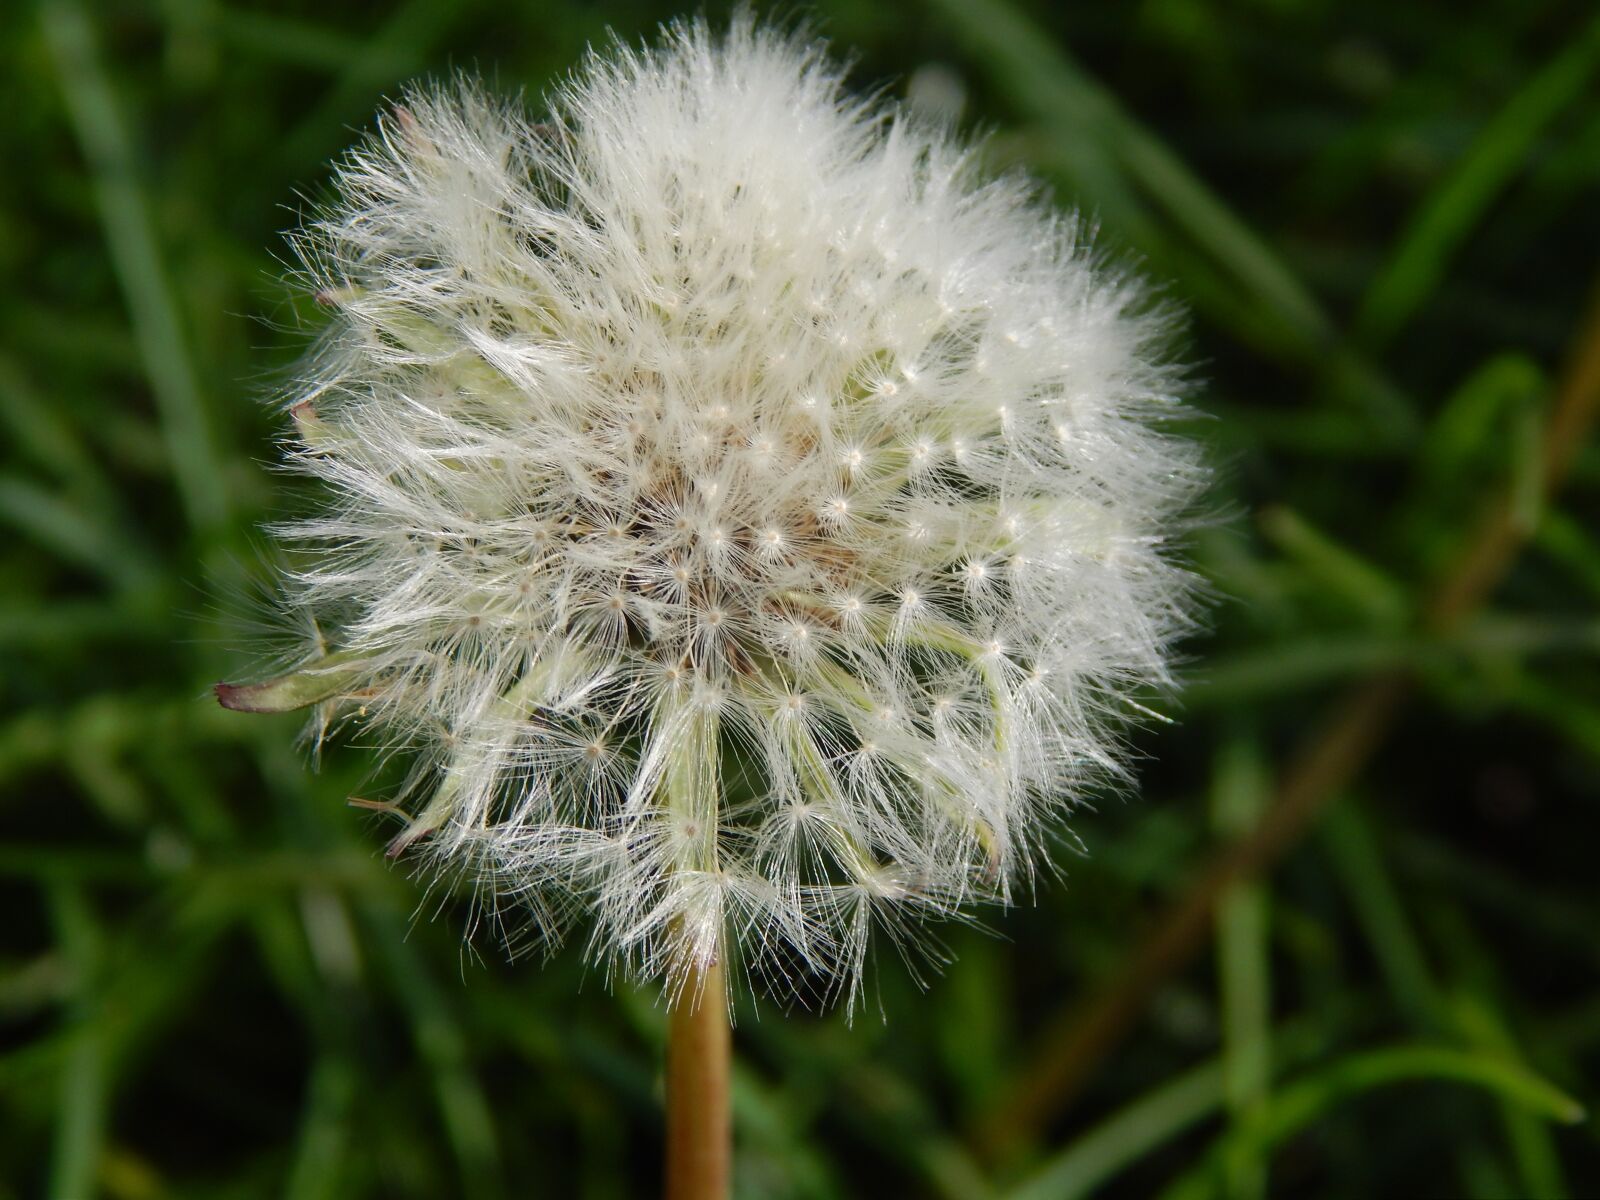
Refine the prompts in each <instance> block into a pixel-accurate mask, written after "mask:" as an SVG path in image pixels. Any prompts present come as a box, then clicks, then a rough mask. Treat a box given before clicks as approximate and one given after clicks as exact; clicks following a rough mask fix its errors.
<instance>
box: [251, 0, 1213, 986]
mask: <svg viewBox="0 0 1600 1200" xmlns="http://www.w3.org/2000/svg"><path fill="white" fill-rule="evenodd" d="M548 107H549V112H548V113H547V114H546V115H544V116H542V117H541V118H539V119H537V120H535V119H534V118H533V117H532V116H530V115H529V113H528V112H527V111H526V110H525V108H524V106H523V104H522V103H521V102H520V101H502V100H498V99H494V98H491V97H490V96H489V95H488V94H487V93H485V92H484V91H483V90H482V89H481V88H480V87H479V86H478V85H477V84H475V83H473V82H471V81H467V80H458V81H456V82H453V83H450V84H446V85H441V86H420V87H417V88H414V89H412V90H411V91H410V92H408V93H407V95H406V96H405V98H404V101H403V105H402V107H400V108H397V109H396V110H395V112H394V113H393V114H391V115H389V116H385V117H382V118H380V120H379V123H378V127H377V130H376V132H375V133H374V134H373V135H372V136H370V137H369V138H368V139H367V140H366V141H364V142H363V143H362V144H361V145H360V146H359V147H358V148H357V149H355V150H354V151H352V152H351V154H350V155H349V157H348V158H347V159H346V160H345V161H344V163H343V165H342V167H341V168H340V170H339V172H338V176H337V180H336V191H337V199H336V200H335V201H334V202H333V203H332V204H331V206H330V207H328V208H327V209H326V210H325V211H323V212H322V213H321V214H320V215H319V216H318V217H317V219H315V220H314V221H313V222H311V223H310V224H309V225H308V226H307V227H306V228H305V229H304V230H303V232H302V233H301V234H300V236H299V242H298V246H299V250H300V253H301V256H302V258H303V261H304V264H305V275H306V277H307V281H308V284H309V287H310V290H311V291H313V292H314V293H315V294H316V295H317V296H318V297H319V298H325V299H324V300H323V302H324V303H325V304H326V305H327V306H328V310H329V318H328V319H329V326H328V328H327V331H326V333H325V334H324V336H323V337H322V339H321V341H320V343H319V345H318V348H317V350H316V352H315V353H314V354H313V355H312V357H311V358H310V359H309V361H308V362H307V363H306V365H305V367H304V369H303V371H302V373H301V374H300V376H299V379H298V382H297V384H296V385H295V387H294V388H293V391H292V395H291V396H290V397H288V399H289V402H290V405H291V411H292V412H293V413H294V414H295V432H294V434H293V435H292V436H293V440H292V441H291V442H290V448H289V455H290V458H291V461H292V463H293V465H294V466H295V467H296V468H298V469H299V470H300V471H302V472H304V473H305V474H307V475H310V476H313V477H315V478H316V479H317V480H319V481H321V483H322V485H323V493H322V494H323V496H324V501H323V504H322V507H321V509H320V511H318V512H317V513H315V514H314V515H313V516H311V517H309V518H307V519H305V520H302V521H300V522H298V523H297V524H295V525H293V526H290V527H288V528H287V529H286V530H285V533H284V537H285V538H286V539H287V540H288V541H289V542H290V543H292V544H293V545H294V546H295V547H296V549H297V551H298V552H299V553H298V555H297V560H296V561H297V568H296V570H295V571H294V573H293V574H292V575H291V576H290V577H289V579H288V581H287V587H286V595H285V604H286V605H288V606H289V607H290V608H291V609H292V610H293V612H294V613H295V614H297V615H298V616H300V617H303V618H304V619H305V621H306V624H307V627H310V628H316V629H318V630H320V631H322V632H323V634H324V636H325V637H326V639H327V642H328V645H329V646H331V647H332V648H333V651H334V653H333V654H332V655H331V656H329V657H328V658H327V659H325V660H322V661H321V662H320V664H319V663H313V664H310V665H308V666H307V667H306V668H305V669H304V670H303V671H302V672H301V673H300V674H299V675H298V676H296V678H297V679H298V680H300V681H301V682H300V683H297V684H295V685H294V686H295V687H297V688H299V689H300V690H298V691H294V695H295V696H296V697H299V696H301V695H311V694H313V693H315V698H316V701H317V702H318V703H319V704H332V705H338V704H341V703H350V704H351V705H352V707H353V705H354V703H355V702H356V701H359V703H360V705H361V706H362V709H363V711H364V712H365V713H366V714H367V717H368V722H369V727H370V728H372V729H374V730H381V731H382V734H383V736H384V737H385V738H387V739H388V741H389V744H391V745H393V746H394V747H396V748H403V749H406V750H409V751H410V752H411V753H412V754H413V755H414V759H415V762H416V764H417V765H416V768H415V770H413V772H412V773H411V775H410V782H409V783H408V784H407V785H406V786H405V788H404V789H403V794H402V795H400V796H398V797H397V798H396V801H397V803H399V804H401V805H403V806H404V807H405V809H406V810H407V811H409V812H411V813H413V814H414V816H413V819H412V822H411V825H410V826H409V827H408V829H407V831H406V832H405V833H404V834H402V835H401V838H399V839H397V841H396V846H398V847H400V848H404V849H407V850H408V852H409V853H412V854H419V855H422V856H424V860H425V861H426V862H428V863H431V864H433V865H435V866H436V867H438V868H439V869H440V870H444V871H455V872H459V873H461V874H463V875H465V876H468V877H471V878H473V879H475V880H477V881H478V882H479V884H480V886H482V887H484V888H487V889H490V890H492V891H493V892H494V893H495V895H497V896H500V895H505V896H517V897H523V898H526V899H527V900H528V901H529V904H528V908H529V911H530V913H532V914H534V915H533V916H532V917H530V920H532V921H533V922H534V924H535V925H536V926H537V927H538V928H537V930H536V932H538V933H540V934H544V935H547V936H548V937H549V938H552V939H553V938H558V937H559V936H560V935H561V934H562V932H563V931H564V930H565V928H566V927H567V926H568V925H570V924H571V922H572V921H574V920H577V919H580V918H582V919H586V920H587V922H588V924H589V928H590V930H591V936H592V941H591V945H592V946H593V947H594V949H595V952H596V953H599V954H601V955H603V956H605V957H607V958H609V959H612V960H615V961H616V962H618V963H620V964H622V965H623V966H624V967H626V968H627V969H630V970H632V971H634V972H636V973H638V974H639V975H642V976H645V977H654V978H658V979H662V980H664V981H666V982H667V983H668V984H669V985H670V984H672V983H673V981H675V980H681V978H682V976H683V973H684V972H685V971H686V970H687V969H688V966H689V965H690V964H692V963H703V962H706V961H710V960H711V959H712V958H714V957H717V956H719V955H725V956H727V957H728V958H729V959H730V960H732V961H742V962H743V963H744V964H745V965H746V966H747V967H748V968H749V969H750V971H751V973H752V975H753V976H754V977H756V978H759V979H761V980H764V981H765V982H766V983H767V984H768V985H769V986H770V987H771V988H772V989H773V990H777V991H784V992H788V991H813V992H815V991H820V992H821V993H823V994H824V995H838V994H851V993H852V992H853V989H854V987H855V986H856V984H857V982H858V981H859V974H860V971H861V965H862V962H863V961H864V958H863V956H864V953H865V939H866V932H865V931H866V930H867V929H868V928H869V927H871V926H872V925H873V924H875V923H879V921H880V918H881V925H882V927H883V928H884V929H886V930H888V931H889V932H891V933H894V932H895V931H902V932H904V931H908V930H913V929H914V928H915V927H916V925H917V924H918V923H919V922H920V921H922V920H924V919H932V918H938V917H950V916H957V915H959V914H960V912H961V911H962V909H963V907H964V906H966V905H969V904H970V903H972V902H975V901H981V900H985V899H991V900H994V899H1004V898H1006V897H1008V896H1009V895H1010V894H1011V892H1010V888H1011V887H1012V881H1014V880H1016V879H1023V878H1026V877H1028V875H1029V872H1030V869H1031V865H1032V864H1033V862H1034V861H1035V860H1036V859H1037V857H1038V855H1039V854H1040V853H1041V842H1042V840H1043V836H1044V833H1045V830H1046V825H1047V822H1048V821H1050V820H1054V819H1056V818H1055V816H1054V814H1056V813H1058V812H1059V810H1060V808H1061V806H1062V804H1063V801H1067V802H1070V801H1071V800H1072V799H1073V798H1074V797H1076V796H1078V795H1080V794H1082V792H1083V791H1084V789H1085V788H1087V787H1089V786H1091V785H1092V784H1093V783H1095V782H1096V781H1097V780H1098V779H1099V778H1100V777H1101V776H1102V775H1103V774H1104V771H1105V765H1106V764H1108V763H1114V762H1115V761H1116V754H1115V730H1114V728H1112V717H1111V714H1114V713H1115V712H1116V711H1118V709H1119V705H1120V701H1121V699H1122V698H1123V697H1125V696H1127V695H1128V694H1129V693H1130V692H1131V691H1132V690H1134V689H1136V688H1140V687H1143V686H1145V685H1148V684H1151V683H1161V682H1163V681H1165V680H1166V655H1167V648H1168V646H1169V644H1170V643H1171V641H1172V639H1173V638H1174V637H1175V636H1176V635H1178V634H1179V633H1181V632H1182V631H1183V630H1184V629H1185V628H1186V627H1187V626H1188V624H1189V622H1190V615H1189V614H1190V606H1189V604H1188V596H1189V592H1190V588H1189V585H1188V582H1187V577H1186V575H1185V573H1184V572H1183V571H1182V570H1181V568H1180V567H1179V566H1177V565H1175V564H1174V563H1173V562H1172V561H1171V560H1170V559H1169V558H1168V557H1167V556H1166V553H1165V551H1164V549H1163V547H1164V546H1165V545H1166V544H1168V542H1169V541H1170V538H1168V537H1167V535H1168V534H1170V533H1171V532H1172V530H1173V528H1174V524H1175V523H1176V522H1178V521H1180V520H1181V519H1182V515H1183V514H1184V513H1185V512H1186V511H1187V508H1188V506H1189V505H1190V503H1191V502H1192V500H1193V498H1194V496H1195V494H1196V489H1197V488H1198V487H1199V485H1200V482H1201V480H1202V476H1203V472H1202V470H1201V468H1200V466H1199V465H1198V462H1197V458H1196V455H1195V453H1194V450H1193V449H1192V447H1191V446H1189V445H1188V444H1186V443H1184V442H1183V441H1181V440H1180V439H1178V438H1176V437H1174V436H1173V435H1172V434H1170V433H1168V432H1166V431H1165V430H1164V428H1163V423H1164V422H1165V421H1166V420H1167V419H1168V418H1170V417H1171V416H1173V415H1174V414H1175V413H1176V412H1177V411H1178V408H1177V401H1176V393H1177V392H1178V391H1179V390H1180V384H1181V373H1180V372H1179V371H1178V370H1177V369H1176V368H1175V367H1173V366H1172V365H1171V364H1170V362H1169V360H1168V359H1167V358H1166V357H1165V356H1164V353H1163V349H1162V347H1163V345H1164V339H1165V337H1166V325H1165V320H1164V318H1163V317H1162V316H1161V315H1160V314H1159V313H1158V312H1155V311H1154V310H1153V309H1152V307H1151V305H1150V304H1149V302H1148V301H1147V298H1146V295H1145V293H1144V292H1143V291H1142V290H1141V288H1140V287H1139V286H1138V284H1137V283H1136V282H1134V281H1132V280H1130V279H1129V278H1128V277H1127V276H1126V275H1124V274H1122V273H1119V272H1118V271H1116V270H1114V269H1112V268H1110V267H1108V266H1107V265H1106V264H1105V263H1104V261H1103V260H1102V259H1101V258H1099V257H1098V256H1097V255H1096V253H1095V252H1094V251H1093V249H1092V248H1091V247H1090V246H1089V245H1088V243H1087V241H1086V238H1085V231H1084V228H1083V226H1082V225H1081V224H1080V223H1079V222H1078V221H1077V220H1076V219H1075V218H1073V217H1071V216H1067V215H1063V214H1061V213H1059V212H1057V211H1054V210H1052V209H1050V208H1049V207H1047V206H1046V205H1045V204H1044V203H1043V202H1042V201H1041V200H1040V199H1039V198H1038V195H1037V192H1036V190H1035V189H1034V187H1033V185H1031V184H1030V183H1029V182H1028V181H1027V180H1026V179H1023V178H1021V177H1018V176H1005V177H1002V178H999V179H994V178H989V177H986V176H985V175H983V174H982V173H981V171H980V170H979V168H978V166H977V165H976V163H975V156H974V154H973V151H972V148H971V147H970V146H969V145H967V144H965V143H963V142H961V141H960V140H958V139H957V138H955V137H954V136H953V135H951V134H950V133H948V132H946V131H943V130H942V129H935V128H932V127H929V126H926V125H924V124H921V123H920V122H919V121H918V120H916V119H914V118H912V117H909V116H907V115H906V114H905V113H903V112H901V111H900V110H898V109H896V108H895V107H893V106H885V105H884V104H883V103H881V102H877V101H865V100H860V99H857V98H854V97H852V96H851V95H850V94H849V93H848V92H847V91H845V90H844V88H843V86H842V82H841V71H840V69H839V67H838V66H836V65H835V64H834V63H833V62H831V61H830V60H829V59H828V58H827V56H826V54H825V53H824V51H823V49H822V48H820V47H819V46H817V45H815V44H812V43H810V42H808V41H806V40H805V39H804V38H801V37H797V36H794V35H790V34H786V33H782V32H775V31H772V30H768V29H764V28H762V27H760V26H759V25H758V24H756V23H755V22H754V21H752V20H751V19H749V18H748V17H742V18H736V19H735V20H734V22H733V23H732V25H731V27H730V28H729V29H728V30H726V31H724V32H720V33H718V32H712V31H711V30H709V29H708V28H707V27H706V26H705V25H704V24H702V23H691V24H684V25H680V26H675V27H673V28H672V29H670V30H668V31H667V32H666V34H665V35H664V38H663V40H662V41H661V43H660V44H659V45H658V46H656V47H654V48H649V49H630V48H626V47H620V46H613V47H611V48H609V49H605V50H602V51H599V52H595V53H593V54H591V56H590V57H589V58H588V59H587V60H586V62H585V63H584V65H583V66H582V67H581V69H580V70H579V71H577V72H576V74H574V75H573V76H572V78H571V79H570V80H569V81H568V82H567V83H565V84H564V85H562V86H561V87H559V88H558V89H557V90H556V91H555V92H554V93H553V94H552V95H551V96H550V97H549V101H548ZM1063 411H1066V412H1070V413H1071V423H1070V436H1069V434H1068V433H1067V432H1065V431H1066V430H1067V428H1068V426H1067V425H1066V424H1065V423H1064V422H1063V419H1062V415H1061V414H1062V412H1063ZM1107 530H1116V531H1118V532H1117V533H1116V534H1115V536H1114V537H1112V536H1111V535H1109V534H1108V533H1107V532H1106V531H1107ZM1108 539H1109V541H1110V542H1113V543H1114V546H1115V553H1107V552H1103V551H1102V550H1099V549H1096V547H1104V546H1105V545H1107V544H1108ZM1024 567H1026V570H1024ZM463 613H466V614H468V615H467V616H466V619H465V621H463V620H462V614H463ZM319 672H320V674H318V673H319ZM313 677H314V679H315V680H316V681H320V682H316V683H315V686H313V685H312V684H306V683H304V680H305V679H306V678H313ZM262 686H268V685H262ZM271 686H277V685H271ZM284 686H288V685H284ZM735 763H736V764H737V772H736V773H737V775H738V778H737V779H736V780H735V779H734V778H732V777H731V774H730V773H735V768H734V766H732V765H730V764H735ZM735 785H737V794H738V799H737V802H735V800H734V799H733V798H732V797H733V796H734V794H735V790H736V786H735ZM797 964H798V966H797Z"/></svg>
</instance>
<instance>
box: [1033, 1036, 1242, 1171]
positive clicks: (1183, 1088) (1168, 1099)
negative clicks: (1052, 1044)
mask: <svg viewBox="0 0 1600 1200" xmlns="http://www.w3.org/2000/svg"><path fill="white" fill-rule="evenodd" d="M1222 1080H1223V1071H1222V1063H1221V1060H1220V1059H1218V1060H1213V1061H1211V1062H1208V1063H1206V1064H1205V1065H1203V1066H1200V1067H1196V1068H1195V1069H1194V1070H1192V1071H1188V1072H1186V1073H1184V1074H1182V1075H1179V1076H1178V1077H1177V1078H1176V1079H1174V1080H1172V1082H1170V1083H1166V1084H1163V1085H1162V1086H1161V1087H1159V1088H1157V1089H1155V1090H1154V1091H1152V1092H1150V1093H1149V1094H1148V1095H1146V1096H1143V1097H1141V1098H1140V1099H1138V1100H1136V1101H1134V1102H1133V1103H1132V1104H1130V1105H1128V1106H1127V1107H1126V1108H1124V1109H1122V1110H1121V1111H1120V1112H1118V1113H1117V1114H1116V1115H1115V1116H1113V1117H1110V1118H1109V1119H1107V1120H1105V1121H1102V1122H1101V1123H1100V1124H1099V1125H1096V1126H1095V1127H1094V1128H1093V1129H1091V1130H1089V1132H1087V1133H1085V1134H1081V1135H1080V1136H1079V1137H1078V1138H1077V1139H1076V1140H1075V1141H1074V1142H1073V1143H1072V1145H1070V1146H1069V1147H1067V1149H1066V1150H1065V1151H1063V1152H1062V1153H1060V1154H1058V1155H1056V1157H1054V1158H1052V1159H1051V1160H1050V1161H1049V1162H1048V1163H1046V1165H1045V1166H1044V1167H1043V1168H1041V1169H1040V1170H1039V1171H1038V1172H1037V1173H1036V1174H1034V1175H1033V1176H1032V1177H1031V1178H1030V1179H1029V1180H1028V1181H1027V1182H1026V1183H1024V1184H1023V1185H1022V1186H1020V1187H1018V1188H1016V1189H1015V1190H1013V1191H1012V1192H1010V1193H1008V1194H1007V1196H1006V1200H1077V1197H1080V1196H1089V1195H1092V1194H1093V1193H1094V1192H1095V1190H1096V1189H1097V1188H1098V1187H1099V1186H1100V1185H1101V1184H1103V1183H1105V1182H1106V1181H1107V1180H1109V1179H1113V1178H1115V1177H1116V1176H1117V1175H1118V1174H1119V1173H1120V1172H1122V1171H1124V1170H1126V1169H1127V1168H1128V1167H1129V1166H1131V1165H1132V1164H1133V1163H1135V1162H1137V1161H1139V1159H1140V1158H1142V1157H1143V1156H1144V1155H1145V1154H1147V1153H1149V1152H1150V1151H1151V1150H1154V1149H1155V1148H1156V1147H1158V1146H1161V1145H1162V1144H1164V1143H1166V1142H1168V1141H1171V1140H1172V1139H1173V1138H1175V1137H1177V1136H1178V1135H1179V1134H1181V1133H1183V1131H1184V1130H1186V1129H1190V1128H1192V1127H1193V1126H1195V1125H1197V1124H1199V1123H1200V1122H1201V1121H1203V1120H1204V1119H1205V1118H1207V1117H1209V1116H1210V1115H1212V1114H1213V1113H1215V1112H1216V1111H1217V1110H1218V1109H1220V1108H1221V1107H1222Z"/></svg>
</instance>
